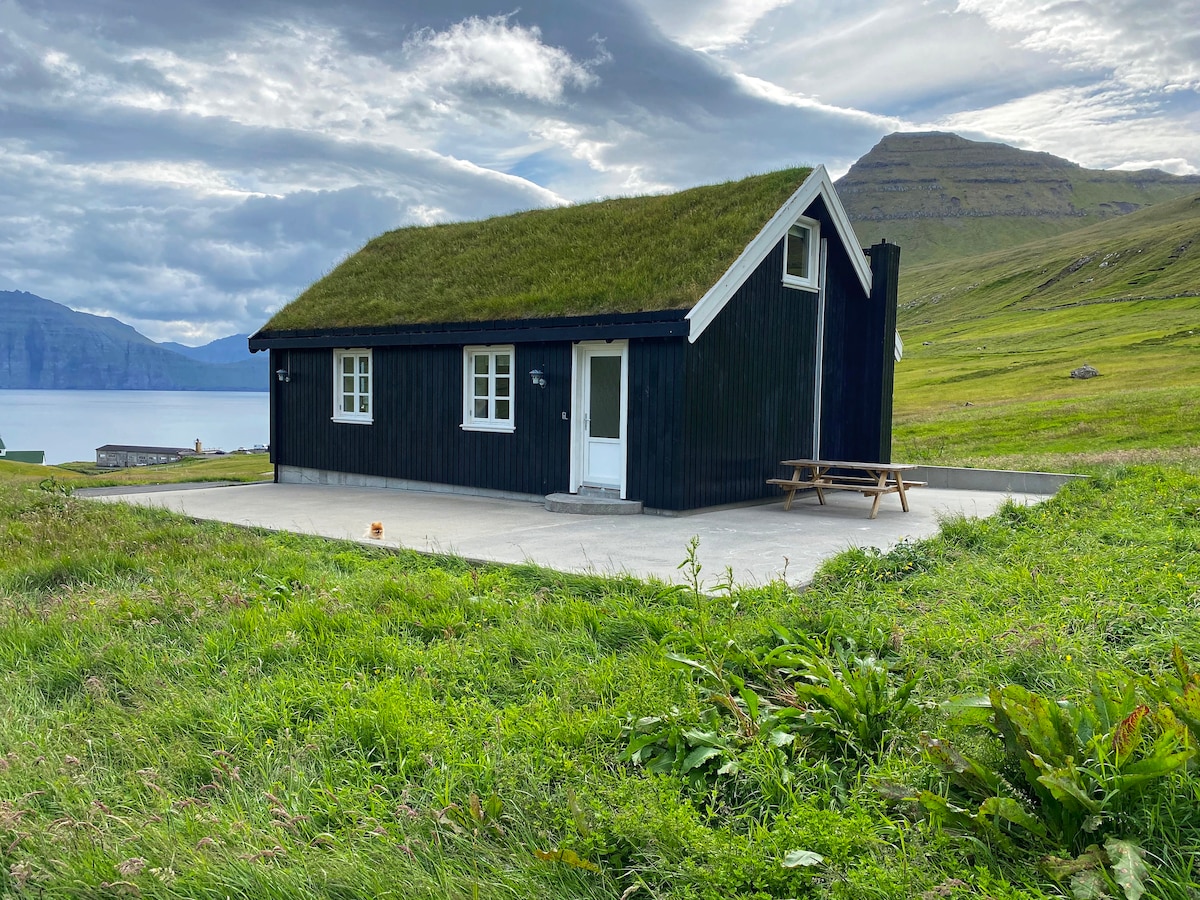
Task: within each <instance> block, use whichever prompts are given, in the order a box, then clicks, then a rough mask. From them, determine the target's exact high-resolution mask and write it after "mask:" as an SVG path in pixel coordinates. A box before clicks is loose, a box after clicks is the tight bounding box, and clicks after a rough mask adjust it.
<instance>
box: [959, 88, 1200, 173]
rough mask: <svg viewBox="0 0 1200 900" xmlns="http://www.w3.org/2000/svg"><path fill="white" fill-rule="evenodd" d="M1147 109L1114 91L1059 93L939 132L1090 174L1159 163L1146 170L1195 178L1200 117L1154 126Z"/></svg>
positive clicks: (963, 119)
mask: <svg viewBox="0 0 1200 900" xmlns="http://www.w3.org/2000/svg"><path fill="white" fill-rule="evenodd" d="M1145 101H1146V98H1145V96H1144V95H1142V94H1140V93H1136V92H1130V91H1123V90H1115V89H1111V88H1099V89H1097V88H1094V87H1071V88H1060V89H1056V90H1050V91H1043V92H1040V93H1034V94H1030V95H1028V96H1025V97H1021V98H1019V99H1017V100H1013V101H1011V102H1009V103H1004V104H1001V105H999V106H995V107H991V108H988V109H981V110H970V111H967V112H962V113H958V114H955V115H952V116H947V117H945V118H944V119H942V120H941V121H940V122H939V125H940V127H942V128H944V129H946V130H949V131H963V132H974V133H976V134H980V135H984V136H987V137H989V138H991V139H993V140H999V141H1003V142H1005V143H1009V144H1013V145H1015V146H1018V147H1022V148H1025V149H1032V150H1043V151H1046V152H1048V153H1053V154H1055V155H1057V156H1062V157H1065V158H1067V159H1070V160H1072V161H1074V162H1077V163H1079V164H1081V165H1083V166H1087V167H1089V168H1096V169H1107V168H1124V169H1128V168H1146V167H1147V164H1149V163H1150V161H1156V162H1154V163H1153V164H1151V165H1149V167H1151V168H1162V169H1164V170H1165V171H1168V172H1171V173H1173V174H1175V175H1194V174H1197V173H1200V167H1198V163H1200V160H1196V157H1195V151H1196V135H1197V133H1198V132H1200V111H1196V112H1192V113H1190V114H1188V113H1186V112H1184V113H1180V114H1178V115H1177V116H1176V117H1173V118H1171V119H1167V120H1164V121H1154V119H1153V118H1152V117H1147V116H1146V110H1145V108H1144V107H1145ZM1193 160H1194V161H1193Z"/></svg>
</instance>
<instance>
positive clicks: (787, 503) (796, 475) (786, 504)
mask: <svg viewBox="0 0 1200 900" xmlns="http://www.w3.org/2000/svg"><path fill="white" fill-rule="evenodd" d="M799 480H800V466H793V467H792V481H799ZM795 499H796V489H795V488H792V489H790V490H789V491H788V492H787V499H786V500H784V501H783V511H784V512H787V511H788V510H789V509H791V508H792V501H793V500H795Z"/></svg>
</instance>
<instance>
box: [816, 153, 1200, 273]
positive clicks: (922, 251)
mask: <svg viewBox="0 0 1200 900" xmlns="http://www.w3.org/2000/svg"><path fill="white" fill-rule="evenodd" d="M1196 191H1200V176H1195V175H1187V176H1182V175H1169V174H1167V173H1166V172H1161V171H1158V170H1157V169H1149V170H1143V171H1138V172H1125V171H1113V170H1098V169H1085V168H1083V167H1082V166H1079V165H1076V164H1075V163H1073V162H1070V161H1068V160H1065V159H1060V158H1059V157H1057V156H1051V155H1050V154H1049V153H1035V152H1032V151H1028V150H1018V149H1016V148H1015V147H1009V146H1008V145H1006V144H997V143H988V142H982V141H970V140H967V139H966V138H962V137H959V136H958V135H956V134H944V133H941V132H926V133H914V134H902V133H898V134H890V135H888V136H887V137H885V138H884V139H883V140H881V141H880V142H879V143H878V144H876V145H875V147H873V148H872V149H871V151H870V152H868V153H867V154H866V155H865V156H864V157H862V158H861V159H860V160H859V161H858V162H856V163H855V164H854V165H853V166H851V167H850V170H849V171H848V172H847V173H846V174H845V175H844V176H843V177H842V178H840V179H838V181H837V192H838V196H839V197H840V198H841V201H842V204H843V205H844V206H845V207H846V212H847V213H849V215H850V219H851V221H852V222H853V223H854V230H855V232H856V233H857V234H858V237H859V240H860V241H861V242H862V244H863V246H869V245H870V244H873V243H877V242H878V241H879V240H881V239H884V238H886V239H887V240H888V241H890V242H891V243H894V244H899V245H900V250H901V253H900V261H901V265H902V266H903V268H904V269H905V270H907V269H910V268H911V267H913V266H919V265H923V264H925V263H933V262H943V261H946V260H950V259H959V258H963V257H971V256H978V255H980V254H983V253H988V252H991V251H993V250H1001V249H1004V248H1006V247H1015V246H1017V245H1019V244H1024V243H1027V242H1029V241H1033V240H1037V239H1039V238H1049V237H1053V236H1055V235H1059V234H1064V233H1065V232H1068V231H1074V230H1075V229H1078V228H1085V227H1087V226H1089V225H1094V224H1096V223H1098V222H1101V221H1103V220H1105V219H1110V218H1114V217H1116V216H1122V215H1126V214H1128V213H1131V212H1134V211H1136V210H1139V209H1144V208H1145V207H1147V206H1151V205H1153V204H1156V203H1163V202H1166V201H1168V200H1174V199H1176V198H1178V197H1183V196H1186V195H1188V194H1193V193H1195V192H1196Z"/></svg>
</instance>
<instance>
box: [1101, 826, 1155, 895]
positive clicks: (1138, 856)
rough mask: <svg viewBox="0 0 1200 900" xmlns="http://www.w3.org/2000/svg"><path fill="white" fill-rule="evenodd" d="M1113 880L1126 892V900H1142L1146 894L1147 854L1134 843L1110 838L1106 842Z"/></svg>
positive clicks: (1105, 847) (1105, 846)
mask: <svg viewBox="0 0 1200 900" xmlns="http://www.w3.org/2000/svg"><path fill="white" fill-rule="evenodd" d="M1104 849H1105V850H1106V851H1107V852H1108V861H1109V865H1110V866H1111V867H1112V873H1113V878H1114V879H1115V880H1116V882H1117V884H1119V885H1120V886H1121V890H1123V891H1124V892H1125V900H1140V898H1141V896H1142V894H1144V893H1146V876H1147V875H1148V874H1150V873H1149V870H1148V869H1147V868H1146V860H1145V856H1146V852H1145V851H1144V850H1143V849H1142V848H1141V847H1139V846H1138V845H1137V844H1135V843H1133V841H1125V840H1120V839H1118V838H1109V839H1108V840H1107V841H1105V842H1104Z"/></svg>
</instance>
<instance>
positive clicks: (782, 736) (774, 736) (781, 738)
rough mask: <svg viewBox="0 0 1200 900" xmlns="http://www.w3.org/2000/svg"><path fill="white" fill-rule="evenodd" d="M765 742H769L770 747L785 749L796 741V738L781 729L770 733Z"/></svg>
mask: <svg viewBox="0 0 1200 900" xmlns="http://www.w3.org/2000/svg"><path fill="white" fill-rule="evenodd" d="M767 740H768V741H770V744H771V746H772V747H786V746H788V745H789V744H791V743H792V742H793V741H794V740H796V736H795V735H794V734H792V733H791V732H790V731H785V730H784V729H782V728H776V729H774V730H773V731H771V733H770V736H769V737H768V738H767Z"/></svg>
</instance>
